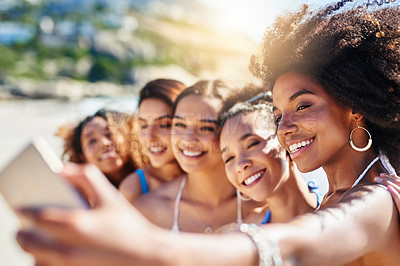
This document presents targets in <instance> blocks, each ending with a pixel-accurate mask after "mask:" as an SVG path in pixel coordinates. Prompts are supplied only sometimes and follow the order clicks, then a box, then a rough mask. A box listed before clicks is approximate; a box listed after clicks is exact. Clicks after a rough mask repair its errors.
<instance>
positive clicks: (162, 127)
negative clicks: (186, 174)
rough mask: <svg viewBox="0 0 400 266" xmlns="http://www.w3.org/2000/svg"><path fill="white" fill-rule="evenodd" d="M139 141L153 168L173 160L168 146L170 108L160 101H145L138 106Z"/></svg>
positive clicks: (170, 118)
mask: <svg viewBox="0 0 400 266" xmlns="http://www.w3.org/2000/svg"><path fill="white" fill-rule="evenodd" d="M138 117H139V123H140V140H141V142H142V143H143V145H144V147H145V152H146V155H147V156H148V158H149V160H150V164H151V166H153V167H156V168H159V167H162V166H164V165H165V164H167V163H170V162H172V161H174V160H175V158H174V155H173V154H172V150H171V148H170V147H171V146H170V144H171V143H170V135H171V124H172V108H171V107H170V106H169V105H168V104H166V103H165V102H163V101H162V100H160V99H145V100H143V101H142V103H141V104H140V106H139V112H138Z"/></svg>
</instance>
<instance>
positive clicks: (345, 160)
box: [323, 148, 385, 203]
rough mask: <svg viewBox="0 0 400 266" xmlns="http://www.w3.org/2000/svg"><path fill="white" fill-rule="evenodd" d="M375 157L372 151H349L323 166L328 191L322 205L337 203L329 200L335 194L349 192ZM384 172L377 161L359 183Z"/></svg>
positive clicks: (335, 198)
mask: <svg viewBox="0 0 400 266" xmlns="http://www.w3.org/2000/svg"><path fill="white" fill-rule="evenodd" d="M350 149H351V148H350ZM376 156H377V155H376V154H375V152H373V151H372V149H370V150H368V151H366V152H357V151H354V150H352V149H351V151H347V152H345V153H341V154H340V156H338V155H336V156H334V157H333V158H332V159H331V160H330V161H329V162H327V163H326V164H325V165H324V166H323V169H324V171H325V172H326V175H327V177H328V181H329V191H328V193H327V194H326V197H325V199H324V203H326V202H331V203H334V201H337V200H338V198H337V197H333V198H334V199H332V200H330V199H329V198H330V197H331V196H333V195H335V194H338V195H339V194H342V193H344V192H346V191H347V190H349V189H350V188H351V187H352V185H353V184H354V182H355V181H356V180H357V178H358V177H359V176H360V175H361V174H362V172H363V171H364V170H365V169H366V168H367V166H368V165H369V164H370V163H371V162H372V160H373V159H374V158H375V157H376ZM384 171H385V170H384V169H383V167H382V166H381V165H380V164H379V161H378V162H376V163H375V164H374V165H373V166H372V167H371V168H370V169H369V170H368V172H367V173H366V174H365V176H364V177H363V178H362V179H361V180H360V183H363V182H368V181H372V179H373V177H375V176H378V175H379V173H381V172H384Z"/></svg>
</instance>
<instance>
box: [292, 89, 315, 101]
mask: <svg viewBox="0 0 400 266" xmlns="http://www.w3.org/2000/svg"><path fill="white" fill-rule="evenodd" d="M303 94H314V92H312V91H309V90H306V89H301V90H299V91H298V92H296V93H295V94H293V95H292V96H290V97H289V101H291V102H293V101H294V100H295V99H296V98H297V97H299V96H301V95H303Z"/></svg>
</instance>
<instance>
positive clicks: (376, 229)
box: [265, 185, 400, 265]
mask: <svg viewBox="0 0 400 266" xmlns="http://www.w3.org/2000/svg"><path fill="white" fill-rule="evenodd" d="M398 228H399V224H398V214H397V210H396V209H395V207H394V204H393V202H392V199H391V197H390V194H389V193H387V191H385V190H384V189H383V188H381V187H379V186H376V185H369V186H363V187H360V188H357V189H356V190H355V191H351V192H350V193H347V194H345V196H344V197H343V199H342V200H340V202H339V203H338V204H336V205H334V206H332V207H329V208H327V209H324V210H320V211H318V212H317V213H315V214H306V215H302V216H298V217H297V218H295V219H293V220H292V221H291V222H289V223H287V224H271V225H268V226H266V227H265V230H266V231H267V233H268V235H269V236H270V237H271V238H272V239H279V246H280V250H281V255H282V257H283V259H284V261H285V262H287V263H289V265H291V264H295V265H321V263H322V262H323V263H324V265H327V263H328V262H329V263H331V264H332V265H338V264H342V263H345V262H349V261H353V260H355V259H357V258H358V257H360V256H362V255H365V254H367V253H373V252H385V253H387V254H388V256H390V258H388V259H389V260H388V263H389V261H390V260H391V263H392V264H390V265H394V264H393V261H396V260H397V261H398V260H399V257H398V254H397V253H398V250H399V248H400V247H399V230H398ZM389 243H390V244H389ZM393 243H397V244H393ZM396 256H397V257H396ZM373 259H378V260H377V262H376V264H380V265H382V263H383V261H382V258H377V257H376V258H374V257H373V256H371V257H369V258H368V260H369V263H370V265H373V264H371V262H372V260H373ZM383 265H388V264H385V263H384V264H383Z"/></svg>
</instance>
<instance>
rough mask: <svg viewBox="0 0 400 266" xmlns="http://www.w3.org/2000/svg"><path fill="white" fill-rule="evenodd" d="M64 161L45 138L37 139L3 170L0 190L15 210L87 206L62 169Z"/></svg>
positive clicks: (0, 175) (0, 177)
mask: <svg viewBox="0 0 400 266" xmlns="http://www.w3.org/2000/svg"><path fill="white" fill-rule="evenodd" d="M62 168H63V164H62V162H61V159H60V158H59V157H58V155H57V154H56V153H55V152H54V151H53V150H52V148H51V147H50V145H49V144H48V143H47V142H46V140H45V139H44V138H42V137H37V138H34V139H33V140H32V141H31V142H30V143H29V144H28V145H27V146H26V147H25V148H24V149H22V151H21V152H19V153H18V154H17V156H16V157H15V158H14V159H13V160H11V162H10V163H8V164H7V165H6V166H5V167H4V168H3V170H2V171H1V172H0V192H1V193H2V194H3V196H4V198H5V200H6V201H7V202H8V203H9V205H10V206H11V208H12V209H14V210H17V209H19V208H25V207H33V208H40V207H47V206H52V207H59V208H88V204H87V202H86V201H85V200H84V199H83V197H82V196H81V195H80V194H79V193H78V191H77V190H76V189H75V188H74V187H73V186H72V185H71V184H70V183H69V182H68V181H67V180H65V179H64V178H63V177H61V176H60V172H61V170H62Z"/></svg>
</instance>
